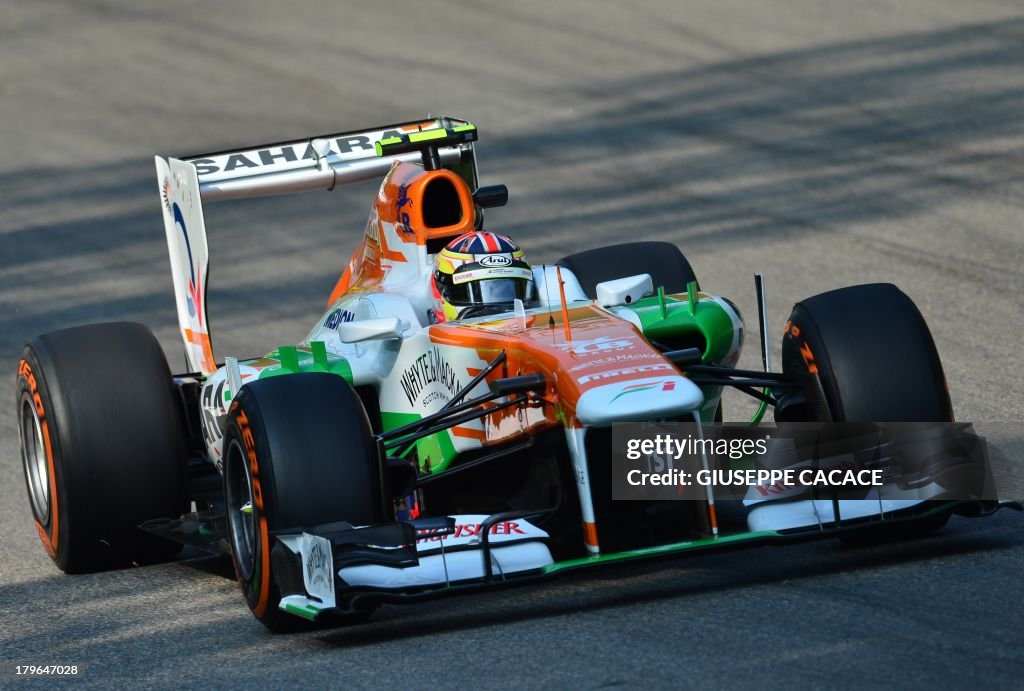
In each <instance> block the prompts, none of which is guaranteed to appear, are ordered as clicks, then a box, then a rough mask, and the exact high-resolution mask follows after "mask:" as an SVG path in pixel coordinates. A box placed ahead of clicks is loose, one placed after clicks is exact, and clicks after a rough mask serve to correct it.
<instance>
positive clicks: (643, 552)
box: [543, 531, 781, 573]
mask: <svg viewBox="0 0 1024 691" xmlns="http://www.w3.org/2000/svg"><path fill="white" fill-rule="evenodd" d="M771 537H781V535H780V533H776V532H773V531H761V532H756V533H739V534H736V535H723V536H720V537H709V538H704V539H701V540H691V541H689V542H676V543H673V544H671V545H659V546H657V547H645V548H643V549H631V550H628V551H626V552H616V553H615V554H602V555H600V556H597V557H580V558H579V559H568V560H566V561H560V562H558V563H557V564H551V565H550V566H545V567H544V569H543V571H544V573H558V572H559V571H566V570H569V569H577V568H582V567H586V566H592V565H594V564H600V563H610V562H616V561H628V560H630V559H643V558H645V557H653V556H656V555H658V554H672V553H675V552H687V551H690V550H699V549H714V548H715V547H721V546H723V545H727V544H731V543H737V542H749V541H754V540H763V539H765V538H771Z"/></svg>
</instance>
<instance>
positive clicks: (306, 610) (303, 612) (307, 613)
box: [284, 602, 320, 621]
mask: <svg viewBox="0 0 1024 691" xmlns="http://www.w3.org/2000/svg"><path fill="white" fill-rule="evenodd" d="M284 609H285V611H287V612H291V613H292V614H298V615H299V616H300V617H302V618H303V619H309V620H310V621H313V620H315V619H316V615H317V613H318V612H319V611H320V610H318V609H317V608H315V607H310V606H308V605H307V606H305V607H299V606H298V605H293V604H292V603H290V602H289V603H287V604H285V606H284Z"/></svg>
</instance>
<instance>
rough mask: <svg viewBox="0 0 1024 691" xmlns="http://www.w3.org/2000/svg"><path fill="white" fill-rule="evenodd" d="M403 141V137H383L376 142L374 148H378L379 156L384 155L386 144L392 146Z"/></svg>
mask: <svg viewBox="0 0 1024 691" xmlns="http://www.w3.org/2000/svg"><path fill="white" fill-rule="evenodd" d="M401 143H402V138H401V137H388V138H387V139H381V140H380V141H379V142H377V143H376V144H374V145H373V148H374V149H376V151H377V155H378V156H383V155H384V147H385V146H391V145H393V144H401Z"/></svg>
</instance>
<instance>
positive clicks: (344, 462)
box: [224, 374, 391, 632]
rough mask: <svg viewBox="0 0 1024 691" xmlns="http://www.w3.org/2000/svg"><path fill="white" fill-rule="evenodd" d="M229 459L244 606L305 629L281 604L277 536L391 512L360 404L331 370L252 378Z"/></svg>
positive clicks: (235, 419)
mask: <svg viewBox="0 0 1024 691" xmlns="http://www.w3.org/2000/svg"><path fill="white" fill-rule="evenodd" d="M224 458H225V462H224V498H225V509H226V513H227V522H228V533H229V540H230V543H231V553H232V560H233V562H234V566H235V573H236V575H237V576H238V581H239V584H240V585H241V588H242V593H243V595H244V596H245V600H246V603H247V604H248V605H249V609H250V610H252V613H253V614H254V615H255V616H256V618H257V619H259V620H260V621H261V622H262V623H263V624H264V625H265V626H266V627H267V628H269V629H270V630H272V631H275V632H284V631H294V630H301V629H304V628H309V627H310V622H308V621H307V620H304V619H300V618H299V617H297V616H294V615H291V614H287V613H285V612H283V611H281V610H280V609H279V608H278V605H279V604H280V601H281V596H282V593H281V590H280V587H279V584H278V581H277V578H276V574H275V573H274V566H273V563H272V560H271V558H270V556H271V552H272V550H273V548H274V545H275V543H276V539H275V538H274V536H273V533H274V532H275V531H290V530H302V529H303V528H306V529H308V528H312V527H314V526H318V525H324V524H327V523H335V522H338V521H347V522H348V523H351V524H353V525H373V524H378V523H383V522H385V521H387V520H389V519H390V518H391V516H390V513H389V507H390V505H389V504H388V502H387V501H386V499H385V496H384V480H383V475H382V472H383V464H382V462H381V458H380V454H379V451H378V447H377V443H376V441H375V440H374V438H373V435H372V432H371V427H370V422H369V420H368V418H367V415H366V411H365V409H364V408H363V404H362V402H361V401H360V400H359V396H358V395H357V394H356V392H355V391H354V390H353V389H352V387H351V386H349V385H348V383H347V382H346V381H345V380H344V379H341V378H340V377H338V376H336V375H332V374H292V375H287V376H281V377H273V378H270V379H264V380H259V381H254V382H251V383H249V384H247V385H246V386H244V387H243V388H242V390H241V391H240V392H239V394H238V396H237V397H236V398H235V400H234V401H233V402H232V404H231V409H230V411H229V416H228V423H227V430H226V432H225V435H224ZM246 504H248V505H249V506H250V507H251V510H248V511H244V510H243V506H245V505H246Z"/></svg>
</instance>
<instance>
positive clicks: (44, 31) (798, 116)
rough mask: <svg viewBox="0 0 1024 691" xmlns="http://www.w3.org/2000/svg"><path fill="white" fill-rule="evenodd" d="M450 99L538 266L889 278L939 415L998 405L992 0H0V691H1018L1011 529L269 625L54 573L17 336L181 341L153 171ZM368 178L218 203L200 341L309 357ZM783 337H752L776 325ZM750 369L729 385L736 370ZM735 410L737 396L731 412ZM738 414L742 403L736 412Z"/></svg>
mask: <svg viewBox="0 0 1024 691" xmlns="http://www.w3.org/2000/svg"><path fill="white" fill-rule="evenodd" d="M425 113H450V114H452V115H457V116H460V117H465V118H469V119H471V120H473V121H474V122H476V123H477V124H478V125H479V127H480V131H481V136H482V141H481V144H480V149H479V152H480V153H479V157H480V161H481V167H482V172H483V178H484V179H483V182H485V183H488V182H499V181H500V182H505V183H507V184H508V185H509V188H510V189H511V192H512V200H511V203H510V204H509V206H508V207H507V208H505V209H502V210H497V211H494V212H492V213H491V215H490V216H489V225H490V226H491V228H493V229H496V230H501V231H504V232H507V233H510V234H512V235H513V236H514V237H515V238H517V239H518V240H519V242H520V243H521V244H522V245H524V246H525V247H526V248H527V251H528V255H529V257H530V258H531V259H532V260H534V261H550V260H554V259H557V258H558V257H560V256H562V255H563V254H565V253H568V252H570V251H575V250H579V249H584V248H587V247H592V246H596V245H600V244H607V243H613V242H616V241H621V240H623V239H626V238H630V237H643V238H649V239H663V240H669V241H672V242H675V243H678V244H679V246H680V247H682V248H683V250H684V251H685V252H686V253H687V255H688V256H689V258H690V260H691V262H692V263H693V265H694V267H695V268H696V270H697V272H698V274H699V275H700V276H701V278H702V283H703V285H704V287H705V288H707V289H709V290H712V291H714V292H718V293H721V294H724V295H727V296H730V297H732V298H733V299H734V300H735V301H736V302H737V303H738V305H739V306H740V308H741V310H742V311H743V312H744V313H745V314H747V315H748V316H751V317H752V316H753V315H754V314H756V311H755V307H754V304H755V303H754V299H753V283H752V275H753V273H754V272H755V271H761V272H763V273H764V274H765V275H766V276H767V278H768V286H769V311H770V317H771V320H772V324H773V329H774V330H775V333H777V334H781V330H782V324H783V322H784V321H785V319H786V316H787V314H788V310H789V307H790V306H791V305H792V303H793V302H794V301H795V300H797V299H799V298H802V297H806V296H809V295H812V294H814V293H817V292H821V291H823V290H827V289H830V288H833V287H837V286H841V285H849V284H853V283H860V282H869V281H892V282H895V283H897V284H898V285H899V286H900V287H901V288H902V289H903V290H904V291H906V292H907V293H908V294H909V295H910V296H911V297H913V298H914V300H915V301H917V303H918V305H919V306H920V307H921V309H922V311H923V312H924V314H925V317H926V318H927V320H928V322H929V323H930V325H931V328H932V331H933V333H934V335H935V340H936V342H937V344H938V348H939V351H940V353H941V356H942V359H943V361H944V363H945V366H946V373H947V376H948V379H949V384H950V389H951V391H952V396H953V402H954V406H955V408H956V410H957V414H958V417H959V418H960V419H963V420H975V421H979V422H980V421H1016V422H1018V423H1019V422H1020V421H1021V420H1022V419H1024V371H1022V370H1021V368H1020V367H1019V358H1018V357H1017V354H1018V349H1019V347H1020V343H1021V342H1022V340H1024V327H1022V316H1021V315H1022V314H1024V270H1022V268H1021V265H1022V260H1024V10H1022V9H1021V7H1020V5H1019V4H1017V3H1014V2H1009V1H1007V2H999V1H997V0H973V1H972V2H969V3H965V2H958V1H956V0H947V1H935V2H928V1H925V0H898V1H896V0H893V1H891V2H887V1H883V0H870V1H865V2H858V3H847V2H839V1H837V2H797V1H793V2H785V3H782V2H780V3H769V2H758V3H751V2H742V1H732V0H723V1H717V2H706V3H704V2H702V3H696V2H695V3H676V2H668V1H666V2H660V3H659V2H629V1H625V0H615V1H614V2H610V1H599V2H583V1H582V0H579V1H571V2H568V1H567V2H558V3H550V2H534V1H530V2H520V1H517V2H474V3H464V4H463V3H443V2H420V3H411V2H410V3H401V2H394V1H387V0H384V1H381V0H378V1H376V2H372V3H371V2H348V3H336V2H308V3H307V2H295V3H277V2H241V1H240V0H237V1H225V2H217V3H211V2H182V3H166V2H154V1H152V0H143V1H137V2H112V1H111V2H107V1H103V0H64V1H63V2H59V1H49V0H31V1H30V0H7V1H6V2H4V3H2V4H0V370H6V371H7V375H6V376H7V377H9V378H8V379H7V382H8V384H7V386H9V387H11V388H9V389H8V394H7V398H8V402H7V404H6V405H3V406H0V526H2V533H0V667H2V669H0V684H4V685H6V684H11V685H12V686H14V685H20V684H21V683H22V682H23V681H24V680H16V679H15V678H14V676H13V666H14V665H15V664H46V663H50V664H79V665H82V666H83V668H84V670H85V671H84V676H83V677H82V678H80V679H78V680H76V682H74V683H86V684H91V685H95V686H101V687H107V686H112V685H129V686H157V687H165V686H166V687H179V686H186V687H193V686H199V687H210V688H229V687H243V686H246V687H248V686H253V685H260V686H272V687H282V686H286V685H293V684H298V685H301V686H309V687H344V688H377V687H390V688H399V687H413V688H418V687H425V688H430V687H437V686H449V687H456V688H462V687H481V688H491V687H494V688H509V687H528V688H531V687H539V686H548V687H552V686H554V687H574V688H575V687H581V688H597V687H611V686H625V687H639V686H644V687H647V686H653V687H692V688H728V687H736V688H751V687H758V688H762V687H768V688H772V687H784V686H785V687H790V686H793V687H796V688H801V687H815V688H818V687H832V686H839V687H862V686H882V687H899V688H913V687H929V688H937V687H938V688H947V687H952V688H964V687H973V686H976V685H984V686H991V687H997V688H1012V687H1020V686H1021V685H1022V683H1024V633H1022V628H1021V622H1022V621H1024V617H1022V605H1021V602H1022V601H1024V579H1022V578H1021V572H1022V569H1024V537H1022V527H1024V520H1022V517H1021V516H1020V515H1018V514H1013V513H1011V512H1002V513H1001V514H999V515H997V516H995V517H993V518H991V519H987V520H978V521H968V520H966V519H959V520H954V521H953V522H952V523H951V524H950V526H949V527H948V528H947V529H946V530H945V531H943V532H941V533H939V534H936V535H935V536H933V537H929V538H927V539H925V540H922V541H918V542H914V543H910V544H906V543H905V544H897V545H888V546H881V547H873V548H847V547H841V546H840V545H839V544H838V543H835V542H832V541H830V542H821V543H810V544H804V545H800V546H794V547H790V548H785V549H781V548H760V549H754V550H748V551H739V552H731V553H726V554H718V555H713V556H705V557H700V558H692V559H684V560H680V561H674V562H668V563H665V564H661V565H658V566H656V567H643V568H631V569H627V570H618V571H610V572H607V573H602V574H600V575H596V576H588V577H582V578H572V579H567V580H561V581H555V582H552V583H550V584H548V585H543V586H538V587H530V588H525V589H517V590H511V591H504V592H500V593H493V594H487V595H479V596H473V597H468V598H463V599H452V600H446V601H440V602H433V603H428V604H422V605H419V606H415V607H407V608H400V607H390V608H386V609H384V610H381V611H380V612H378V613H377V615H376V616H375V617H374V618H373V619H372V620H371V621H370V622H369V623H366V624H364V625H361V626H358V627H353V628H345V629H339V630H333V631H320V632H314V633H308V634H300V635H292V636H272V635H269V634H268V633H267V632H265V631H264V630H263V628H262V627H261V626H260V625H259V624H258V623H257V622H256V621H255V619H253V618H252V617H251V615H250V614H249V612H248V610H247V609H246V607H245V605H244V602H243V600H242V597H241V594H240V593H239V591H238V589H237V586H236V585H235V583H234V582H233V581H232V580H230V578H228V577H225V575H226V573H227V567H226V565H225V564H224V562H223V561H220V560H217V559H201V558H194V559H191V560H184V561H180V562H178V563H173V564H167V565H162V566H155V567H147V568H136V569H131V570H126V571H120V572H116V573H106V574H96V575H88V576H78V577H67V576H63V575H62V574H60V573H59V572H58V571H57V569H56V568H55V567H54V566H53V565H52V564H51V562H50V561H49V559H48V558H47V557H46V556H45V554H44V552H43V550H42V549H41V546H40V545H39V541H38V538H37V537H36V535H35V531H34V529H33V526H32V522H31V520H30V510H29V505H28V501H27V499H26V495H25V490H24V483H23V480H22V475H21V469H20V460H19V455H18V441H17V433H16V429H15V422H14V405H13V403H14V400H13V399H14V396H13V382H14V372H15V365H16V362H17V357H18V353H19V351H20V348H21V345H22V344H23V343H24V341H25V340H27V339H28V338H30V337H32V336H33V335H35V334H38V333H41V332H44V331H48V330H51V329H56V328H59V327H63V326H67V325H72V324H78V323H86V322H95V321H103V320H113V319H130V320H137V321H140V322H143V323H146V324H148V325H149V326H150V327H151V328H153V329H154V331H155V332H156V333H157V335H158V337H159V338H160V340H161V342H162V343H163V345H164V347H165V350H166V351H167V352H168V354H169V357H170V359H171V362H172V366H174V367H176V368H180V367H181V366H182V359H181V356H180V347H179V345H178V343H177V337H176V324H175V316H174V305H173V301H172V296H171V279H170V272H169V271H168V265H167V258H166V245H165V241H164V237H163V229H162V225H161V219H160V213H159V208H158V197H157V194H156V181H155V175H154V171H153V163H152V156H153V154H155V153H161V154H189V153H198V152H202V151H204V150H214V149H223V148H227V147H231V146H236V145H238V146H241V145H247V144H259V143H264V142H269V141H279V140H281V139H287V138H300V137H303V136H307V135H311V134H317V133H322V132H329V131H337V130H339V129H348V128H359V127H362V126H369V125H374V124H384V123H389V122H395V121H400V120H404V119H412V118H415V117H418V116H420V115H423V114H425ZM372 194H373V187H372V186H366V185H361V186H357V187H355V188H351V189H346V190H341V191H336V192H334V193H332V194H323V193H316V194H307V195H302V196H298V197H294V198H288V199H271V200H259V201H248V202H230V203H225V204H222V205H214V206H212V207H208V208H207V225H208V228H209V236H210V245H211V255H212V257H213V258H214V266H213V270H212V279H211V295H210V310H211V314H212V315H213V320H214V322H213V323H214V328H215V335H214V341H215V346H216V348H217V350H218V352H219V353H220V354H221V355H224V354H237V355H241V356H245V355H252V354H257V353H260V352H265V351H266V350H268V349H270V348H272V347H274V346H276V345H279V344H281V343H289V342H291V343H294V342H295V341H296V340H297V339H299V338H301V337H302V336H303V335H304V334H305V333H306V331H307V329H308V327H309V326H310V325H311V324H312V322H313V320H314V319H315V318H316V317H317V316H318V315H319V310H320V309H321V308H322V307H323V304H324V300H325V298H326V295H327V293H328V292H329V290H330V288H331V286H332V285H333V282H334V279H335V277H336V275H337V272H338V270H339V268H340V266H341V265H342V262H343V261H344V259H345V258H347V257H348V255H349V253H350V252H351V249H352V247H353V245H354V243H355V242H356V240H357V234H358V232H359V231H360V230H361V229H362V227H363V224H364V222H365V214H366V212H367V211H368V209H369V206H370V200H371V196H372ZM773 340H776V341H777V340H778V339H777V338H776V339H773ZM758 360H759V358H758V357H757V353H756V346H754V345H752V346H751V347H748V354H747V356H746V359H745V361H744V363H745V364H748V365H753V366H756V365H757V364H758ZM732 400H733V401H736V399H735V398H734V399H732ZM747 412H749V406H747V405H746V404H745V403H744V402H742V401H738V402H734V403H730V404H729V407H727V415H728V416H729V417H734V416H735V417H739V416H741V415H743V414H745V413H747Z"/></svg>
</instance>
